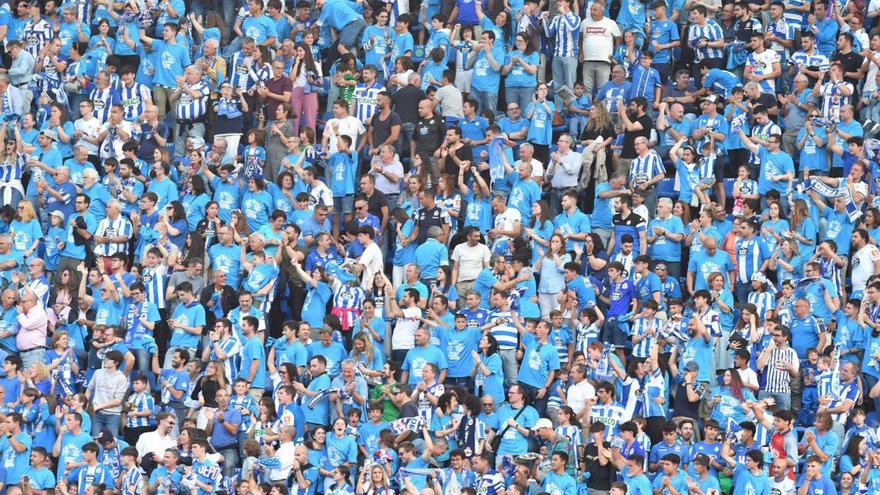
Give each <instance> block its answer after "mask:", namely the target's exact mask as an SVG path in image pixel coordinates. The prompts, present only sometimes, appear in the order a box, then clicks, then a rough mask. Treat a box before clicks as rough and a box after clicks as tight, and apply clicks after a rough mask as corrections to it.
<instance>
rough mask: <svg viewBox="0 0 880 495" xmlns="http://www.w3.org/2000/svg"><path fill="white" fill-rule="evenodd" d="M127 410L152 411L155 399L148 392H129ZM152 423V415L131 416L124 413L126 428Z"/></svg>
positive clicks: (140, 426)
mask: <svg viewBox="0 0 880 495" xmlns="http://www.w3.org/2000/svg"><path fill="white" fill-rule="evenodd" d="M127 402H128V404H129V408H128V410H129V411H131V412H143V411H153V409H155V407H156V401H155V400H153V396H152V395H151V394H149V393H146V392H142V393H139V394H131V395H130V396H129V397H128V401H127ZM152 424H153V416H152V415H150V416H132V415H131V414H126V416H125V426H126V427H127V428H142V427H145V426H151V425H152Z"/></svg>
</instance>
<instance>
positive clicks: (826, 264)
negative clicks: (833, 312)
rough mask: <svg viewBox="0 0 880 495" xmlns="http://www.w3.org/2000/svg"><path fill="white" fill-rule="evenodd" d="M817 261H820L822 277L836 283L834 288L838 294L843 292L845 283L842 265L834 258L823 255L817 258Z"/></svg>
mask: <svg viewBox="0 0 880 495" xmlns="http://www.w3.org/2000/svg"><path fill="white" fill-rule="evenodd" d="M816 261H817V262H818V263H819V266H820V267H821V269H822V278H824V279H828V280H830V281H831V283H832V284H834V288H835V289H837V293H838V294H843V285H842V279H843V277H842V276H841V272H840V266H838V265H837V263H835V262H834V259H833V258H829V259H827V260H826V259H825V258H823V257H821V256H819V257H817V258H816Z"/></svg>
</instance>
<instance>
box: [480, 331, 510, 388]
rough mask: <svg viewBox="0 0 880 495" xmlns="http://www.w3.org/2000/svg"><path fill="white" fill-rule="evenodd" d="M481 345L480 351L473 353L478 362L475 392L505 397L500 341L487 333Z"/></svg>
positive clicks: (481, 340)
mask: <svg viewBox="0 0 880 495" xmlns="http://www.w3.org/2000/svg"><path fill="white" fill-rule="evenodd" d="M479 345H480V353H479V354H478V353H477V352H474V353H473V358H474V363H475V364H476V371H475V379H474V393H475V394H476V395H477V396H478V397H485V396H487V395H490V396H492V397H504V370H503V369H502V367H501V354H499V353H498V341H497V340H495V337H493V336H492V335H488V334H487V335H484V336H483V337H482V338H481V339H480V344H479Z"/></svg>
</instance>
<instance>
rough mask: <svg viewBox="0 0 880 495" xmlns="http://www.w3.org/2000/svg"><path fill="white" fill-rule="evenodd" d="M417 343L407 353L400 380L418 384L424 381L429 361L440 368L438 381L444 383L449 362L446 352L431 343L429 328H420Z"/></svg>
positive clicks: (416, 336)
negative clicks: (423, 376)
mask: <svg viewBox="0 0 880 495" xmlns="http://www.w3.org/2000/svg"><path fill="white" fill-rule="evenodd" d="M415 341H416V345H415V347H413V348H412V349H410V350H409V351H407V353H406V358H405V359H404V361H403V365H402V366H401V367H400V369H401V373H400V381H401V382H403V383H408V384H410V385H418V384H419V382H421V381H422V370H423V369H424V368H425V365H426V364H428V363H433V364H435V365H436V366H437V369H439V370H440V375H439V376H438V377H437V381H438V382H440V383H443V381H444V380H446V371H447V368H448V366H449V365H448V363H447V361H446V353H445V352H443V351H441V350H440V348H439V347H437V346H435V345H431V336H430V334H429V333H428V330H426V329H424V328H419V329H418V330H416V334H415Z"/></svg>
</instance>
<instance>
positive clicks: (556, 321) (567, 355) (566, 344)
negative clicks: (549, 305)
mask: <svg viewBox="0 0 880 495" xmlns="http://www.w3.org/2000/svg"><path fill="white" fill-rule="evenodd" d="M563 321H564V318H563V316H562V311H560V310H558V309H554V310H552V311H550V342H553V345H554V346H555V347H556V351H557V352H558V353H559V364H560V365H566V364H568V362H569V361H570V360H571V354H572V353H573V352H574V343H573V342H572V339H571V330H569V328H568V325H566V324H565V323H563Z"/></svg>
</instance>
